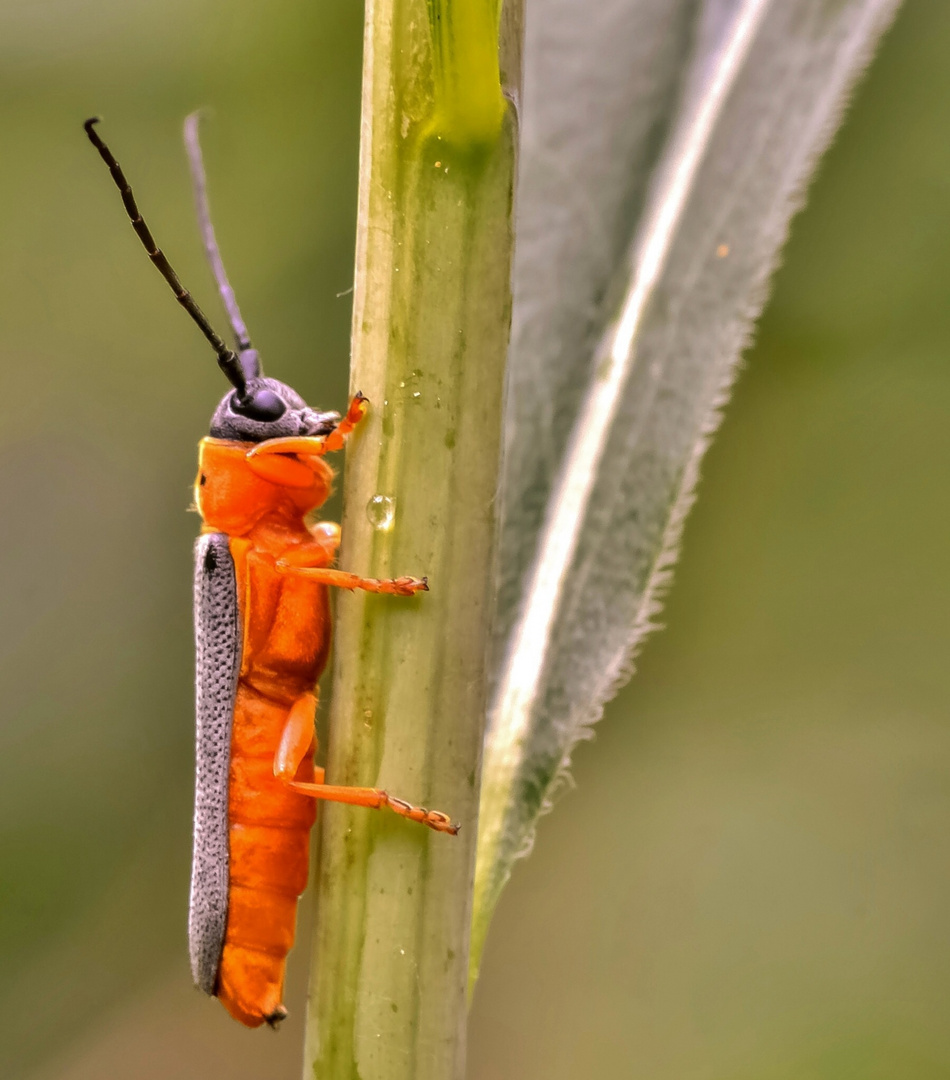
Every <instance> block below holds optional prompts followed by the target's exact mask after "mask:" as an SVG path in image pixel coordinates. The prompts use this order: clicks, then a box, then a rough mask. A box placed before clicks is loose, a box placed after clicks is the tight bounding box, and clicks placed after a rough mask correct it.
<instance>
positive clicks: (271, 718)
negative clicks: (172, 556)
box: [84, 116, 458, 1027]
mask: <svg viewBox="0 0 950 1080" xmlns="http://www.w3.org/2000/svg"><path fill="white" fill-rule="evenodd" d="M96 122H97V121H96V120H87V121H86V123H85V125H84V127H85V130H86V134H87V135H88V136H89V139H90V140H91V141H92V143H93V145H94V146H95V147H96V149H97V150H98V151H99V154H100V155H101V157H102V159H103V160H104V161H105V163H106V164H107V165H108V166H109V170H110V172H111V173H112V177H113V179H114V180H115V182H116V184H117V186H118V188H119V191H120V192H121V195H122V201H123V203H124V204H125V208H126V210H127V212H128V215H129V217H130V219H131V221H132V227H133V228H134V229H135V232H136V233H137V235H138V236H139V238H140V239H141V240H142V243H143V244H144V245H145V249H146V251H147V252H148V254H149V257H150V258H151V260H152V262H154V263H155V265H156V266H157V267H158V269H159V271H160V272H161V273H162V275H163V276H164V278H165V280H166V281H167V282H168V283H169V285H171V287H172V289H173V290H174V292H175V296H176V297H177V298H178V301H179V303H181V305H182V306H183V307H184V308H185V309H186V310H187V311H188V313H189V314H190V315H191V317H192V318H193V319H194V320H195V322H196V323H197V324H198V326H199V327H200V328H201V330H202V332H203V333H204V335H205V337H206V338H207V339H208V340H209V341H210V342H211V344H212V346H213V347H214V349H215V351H216V353H217V356H218V363H219V365H220V366H221V368H222V370H223V371H224V373H225V375H226V376H227V377H228V379H229V380H230V382H231V384H232V387H233V389H232V390H230V391H229V392H228V393H227V394H226V395H225V397H224V398H223V399H222V401H221V403H220V404H219V405H218V408H217V409H216V410H215V413H214V416H213V417H212V420H211V431H210V435H209V437H208V438H206V439H202V440H201V444H200V447H199V459H198V476H197V479H196V482H195V504H196V506H197V508H198V511H199V512H200V514H201V517H202V519H203V524H202V529H201V536H200V537H199V538H198V541H197V543H196V545H195V644H196V679H195V683H196V712H197V738H196V771H195V822H194V854H193V860H192V877H191V904H190V909H189V925H188V930H189V946H190V952H191V967H192V974H193V975H194V979H195V982H196V984H197V985H198V986H199V987H200V988H201V989H202V990H204V991H205V992H206V993H208V994H212V995H215V996H217V997H219V998H220V999H221V1001H222V1003H223V1004H224V1006H225V1007H226V1008H227V1010H228V1011H229V1012H230V1013H231V1015H232V1016H234V1017H235V1018H236V1019H237V1020H240V1021H241V1023H242V1024H246V1025H247V1026H248V1027H257V1026H259V1025H260V1024H262V1023H268V1024H270V1025H271V1026H275V1025H276V1024H278V1023H279V1022H280V1021H281V1020H282V1019H283V1018H284V1017H285V1016H286V1015H287V1011H286V1009H285V1008H284V1006H283V1004H282V1002H281V998H282V996H283V984H284V970H285V966H286V960H287V953H288V952H289V951H290V948H291V946H292V945H293V941H294V927H295V922H296V914H297V898H298V896H299V895H300V893H302V892H303V890H304V888H305V887H306V884H307V871H308V856H309V847H310V830H311V828H312V826H313V822H314V818H315V816H316V814H315V800H316V799H330V800H333V801H335V802H344V803H351V804H355V805H358V806H367V807H372V808H376V809H379V808H382V807H386V808H388V809H390V810H393V811H395V812H396V813H397V814H401V815H402V816H404V817H407V818H409V819H410V820H412V821H417V822H420V823H421V824H424V825H428V826H429V827H430V828H432V829H435V830H437V831H439V832H447V833H452V834H454V833H456V832H458V826H457V825H453V824H452V822H451V821H450V820H449V818H448V817H446V815H445V814H442V813H440V812H438V811H434V810H426V809H424V808H422V807H416V806H413V805H412V804H410V803H407V802H405V801H404V800H402V799H397V798H395V797H393V796H391V795H389V794H387V793H386V792H385V791H381V790H379V789H377V788H357V787H335V786H331V785H328V784H324V782H323V770H322V769H318V768H315V767H314V764H313V755H314V752H315V750H316V738H315V735H314V714H315V711H316V704H317V699H316V691H315V689H314V688H315V686H316V682H317V679H318V678H319V677H320V675H321V673H322V672H323V669H324V667H325V665H326V660H327V652H328V650H329V645H330V608H329V597H328V592H327V587H328V586H330V585H335V586H338V587H340V588H344V589H365V590H367V591H369V592H378V593H391V594H393V595H396V596H412V595H414V594H415V593H416V592H419V591H420V590H426V589H427V588H428V584H427V581H426V579H425V578H412V577H402V578H395V579H392V580H384V581H380V580H376V579H375V578H363V577H359V576H358V575H356V574H350V573H345V572H343V571H341V570H335V569H332V567H331V564H332V563H333V561H334V558H335V556H336V550H337V547H338V546H339V542H340V529H339V526H337V525H336V524H334V523H330V522H319V523H317V524H315V525H310V526H308V525H307V524H306V521H305V518H306V515H307V514H308V513H309V512H310V511H312V510H315V509H316V508H317V507H319V506H321V505H322V504H323V503H324V502H325V500H326V498H327V496H328V494H329V492H330V484H331V481H332V478H333V471H332V469H331V468H330V467H329V465H327V463H326V462H325V461H324V460H323V457H324V455H325V454H326V453H328V452H329V451H333V450H340V449H342V447H343V444H344V442H345V439H346V437H347V435H348V434H349V433H350V432H351V431H352V430H353V428H354V426H355V425H356V424H357V423H358V422H359V421H360V419H361V418H362V416H363V415H364V414H365V411H366V408H367V402H366V399H365V398H363V396H362V395H360V394H357V395H356V397H355V398H354V399H353V401H352V402H351V404H350V407H349V410H348V411H347V414H346V416H345V417H344V418H343V419H342V420H341V419H340V417H339V414H338V413H332V412H330V413H321V412H318V411H316V410H315V409H311V408H310V407H309V406H308V405H307V404H306V402H305V401H304V400H303V399H302V398H301V397H300V395H299V394H297V393H296V391H294V390H293V389H291V387H289V386H287V385H286V384H285V383H281V382H278V381H277V380H276V379H268V378H264V377H263V375H262V373H261V367H260V360H259V357H258V354H257V351H256V350H255V349H254V348H253V347H252V346H251V342H250V339H249V337H248V334H247V329H246V327H245V325H244V322H243V320H242V318H241V313H240V311H239V309H238V306H237V303H236V301H235V298H234V293H233V291H232V290H231V287H230V284H229V283H228V279H227V275H226V274H225V271H224V267H223V265H222V263H221V258H220V254H219V252H218V247H217V243H216V241H215V237H214V231H213V229H212V227H211V222H210V218H209V215H208V206H207V198H206V195H205V181H204V170H203V166H202V162H201V150H200V147H199V145H198V134H197V117H196V116H191V117H189V118H188V120H187V121H186V124H185V141H186V144H187V147H188V154H189V160H190V163H191V167H192V174H193V177H194V181H195V195H196V200H197V205H198V216H199V222H200V225H201V231H202V236H203V239H204V244H205V249H206V251H207V254H208V257H209V260H210V262H211V267H212V270H213V271H214V275H215V279H216V281H217V283H218V289H219V291H220V293H221V297H222V299H223V301H224V304H225V307H226V308H227V311H228V316H229V319H230V322H231V326H232V328H233V330H234V334H235V338H236V339H237V345H238V351H237V353H234V352H233V351H232V350H231V349H229V348H228V347H227V345H226V344H225V343H224V341H223V340H222V339H221V338H220V337H219V336H218V334H217V333H216V332H215V331H214V329H213V328H212V327H211V325H210V323H209V322H208V320H207V318H206V317H205V315H204V314H203V312H202V311H201V309H200V308H199V307H198V305H197V304H196V303H195V301H194V300H193V299H192V297H191V295H190V294H189V293H188V292H187V291H186V290H185V289H184V288H183V287H182V285H181V282H180V281H179V280H178V277H177V275H176V274H175V271H174V270H173V269H172V267H171V265H170V264H169V262H168V260H167V259H166V257H165V255H164V254H163V253H162V251H161V250H160V249H159V248H158V247H157V245H156V244H155V241H154V240H153V239H152V235H151V233H150V232H149V229H148V226H147V225H146V224H145V221H144V220H143V218H142V216H141V214H140V213H139V211H138V207H137V206H136V203H135V199H134V197H133V195H132V190H131V188H130V187H129V185H128V183H127V181H126V179H125V176H124V175H123V173H122V170H121V169H120V168H119V165H118V162H117V161H116V160H115V158H114V157H113V156H112V153H111V152H110V151H109V149H108V147H107V146H106V145H105V143H104V142H103V141H102V139H101V138H100V137H99V135H98V133H97V132H96V130H95V126H94V125H95V124H96Z"/></svg>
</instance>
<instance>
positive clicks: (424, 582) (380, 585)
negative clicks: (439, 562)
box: [277, 558, 429, 596]
mask: <svg viewBox="0 0 950 1080" xmlns="http://www.w3.org/2000/svg"><path fill="white" fill-rule="evenodd" d="M277 569H278V570H282V571H283V572H284V573H287V574H300V576H301V577H305V578H307V580H308V581H319V582H320V583H321V584H322V585H335V586H336V587H337V588H338V589H363V590H364V592H372V593H390V594H391V595H392V596H415V594H416V593H417V592H428V591H429V579H428V578H414V577H398V578H383V579H382V580H381V579H379V578H370V577H360V576H359V574H348V573H347V572H346V571H345V570H331V569H329V567H326V566H313V567H306V566H297V565H294V563H293V561H292V560H290V559H283V558H281V559H278V560H277Z"/></svg>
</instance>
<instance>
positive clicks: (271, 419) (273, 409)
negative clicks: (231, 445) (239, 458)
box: [209, 348, 340, 442]
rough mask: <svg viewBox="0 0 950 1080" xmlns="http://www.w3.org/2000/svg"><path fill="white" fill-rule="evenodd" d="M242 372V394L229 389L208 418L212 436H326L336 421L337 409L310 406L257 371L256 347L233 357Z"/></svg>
mask: <svg viewBox="0 0 950 1080" xmlns="http://www.w3.org/2000/svg"><path fill="white" fill-rule="evenodd" d="M237 359H238V361H239V362H240V365H241V370H242V372H243V375H244V391H243V394H242V392H241V390H240V389H239V388H235V389H233V390H229V391H228V393H227V394H225V395H224V397H223V398H222V399H221V401H220V403H219V405H218V407H217V408H216V409H215V411H214V416H212V417H211V430H210V431H209V435H211V437H212V438H214V439H235V440H237V441H239V442H264V441H265V440H266V439H280V438H286V437H293V436H297V435H329V434H330V432H331V431H333V430H334V428H336V426H337V424H338V423H339V422H340V414H339V413H337V412H319V411H318V410H317V409H311V408H310V406H309V405H308V404H307V403H306V401H304V399H303V398H302V397H301V396H300V395H299V394H298V393H297V391H296V390H294V388H293V387H291V386H288V385H287V384H286V383H282V382H280V381H278V380H277V379H268V378H266V377H264V376H263V375H262V374H261V364H260V358H259V356H258V353H257V350H256V349H250V348H248V349H242V350H241V352H240V353H239V354H238V357H237Z"/></svg>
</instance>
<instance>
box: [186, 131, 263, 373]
mask: <svg viewBox="0 0 950 1080" xmlns="http://www.w3.org/2000/svg"><path fill="white" fill-rule="evenodd" d="M200 119H201V113H200V112H193V113H191V115H190V116H187V117H186V118H185V149H186V150H187V151H188V165H189V167H190V168H191V181H192V185H193V187H194V192H195V209H196V210H197V212H198V227H199V229H200V230H201V239H202V242H203V243H204V247H205V254H206V255H207V256H208V262H209V263H210V264H211V272H212V273H213V274H214V280H215V281H216V282H217V283H218V292H219V293H220V294H221V299H222V301H223V302H224V307H225V310H226V311H227V313H228V320H229V321H230V323H231V329H232V330H233V331H234V338H235V341H236V342H237V347H238V351H239V352H242V353H243V352H247V350H248V349H251V348H252V345H251V338H250V335H249V334H248V332H247V326H245V324H244V319H242V318H241V309H240V308H239V307H238V302H237V299H236V297H235V295H234V290H233V289H232V288H231V282H230V281H228V275H227V271H226V270H225V269H224V263H223V262H222V260H221V250H220V249H219V247H218V241H217V239H216V238H215V235H214V226H213V225H212V224H211V209H210V207H209V206H208V181H207V178H206V176H205V167H204V160H203V158H202V154H201V141H200V139H199V138H198V124H199V121H200ZM242 359H243V358H242Z"/></svg>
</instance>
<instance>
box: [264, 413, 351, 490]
mask: <svg viewBox="0 0 950 1080" xmlns="http://www.w3.org/2000/svg"><path fill="white" fill-rule="evenodd" d="M368 407H369V403H368V401H367V400H366V398H365V397H363V395H362V394H357V395H356V397H355V398H353V400H352V401H351V402H350V407H349V409H348V410H347V413H346V416H344V417H343V419H342V420H341V421H340V422H339V424H337V426H336V428H335V429H334V430H333V431H331V432H330V434H329V435H288V436H285V437H283V438H279V439H265V441H264V442H262V443H258V444H257V445H256V446H254V447H252V449H250V450H248V452H247V460H248V463H249V464H251V466H252V468H253V463H254V461H255V460H258V459H260V458H262V457H267V456H270V455H274V454H312V455H313V456H315V457H322V456H323V455H324V454H329V453H332V452H333V451H334V450H342V449H343V446H344V444H345V443H346V439H347V436H348V435H349V434H350V433H351V432H352V431H353V429H354V428H355V427H356V425H357V424H358V423H359V422H360V420H362V419H363V417H364V416H365V415H366V411H367V409H368ZM262 475H263V474H262ZM264 478H265V479H267V477H266V476H265V477H264ZM288 486H289V487H293V486H294V485H293V484H289V485H288Z"/></svg>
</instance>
